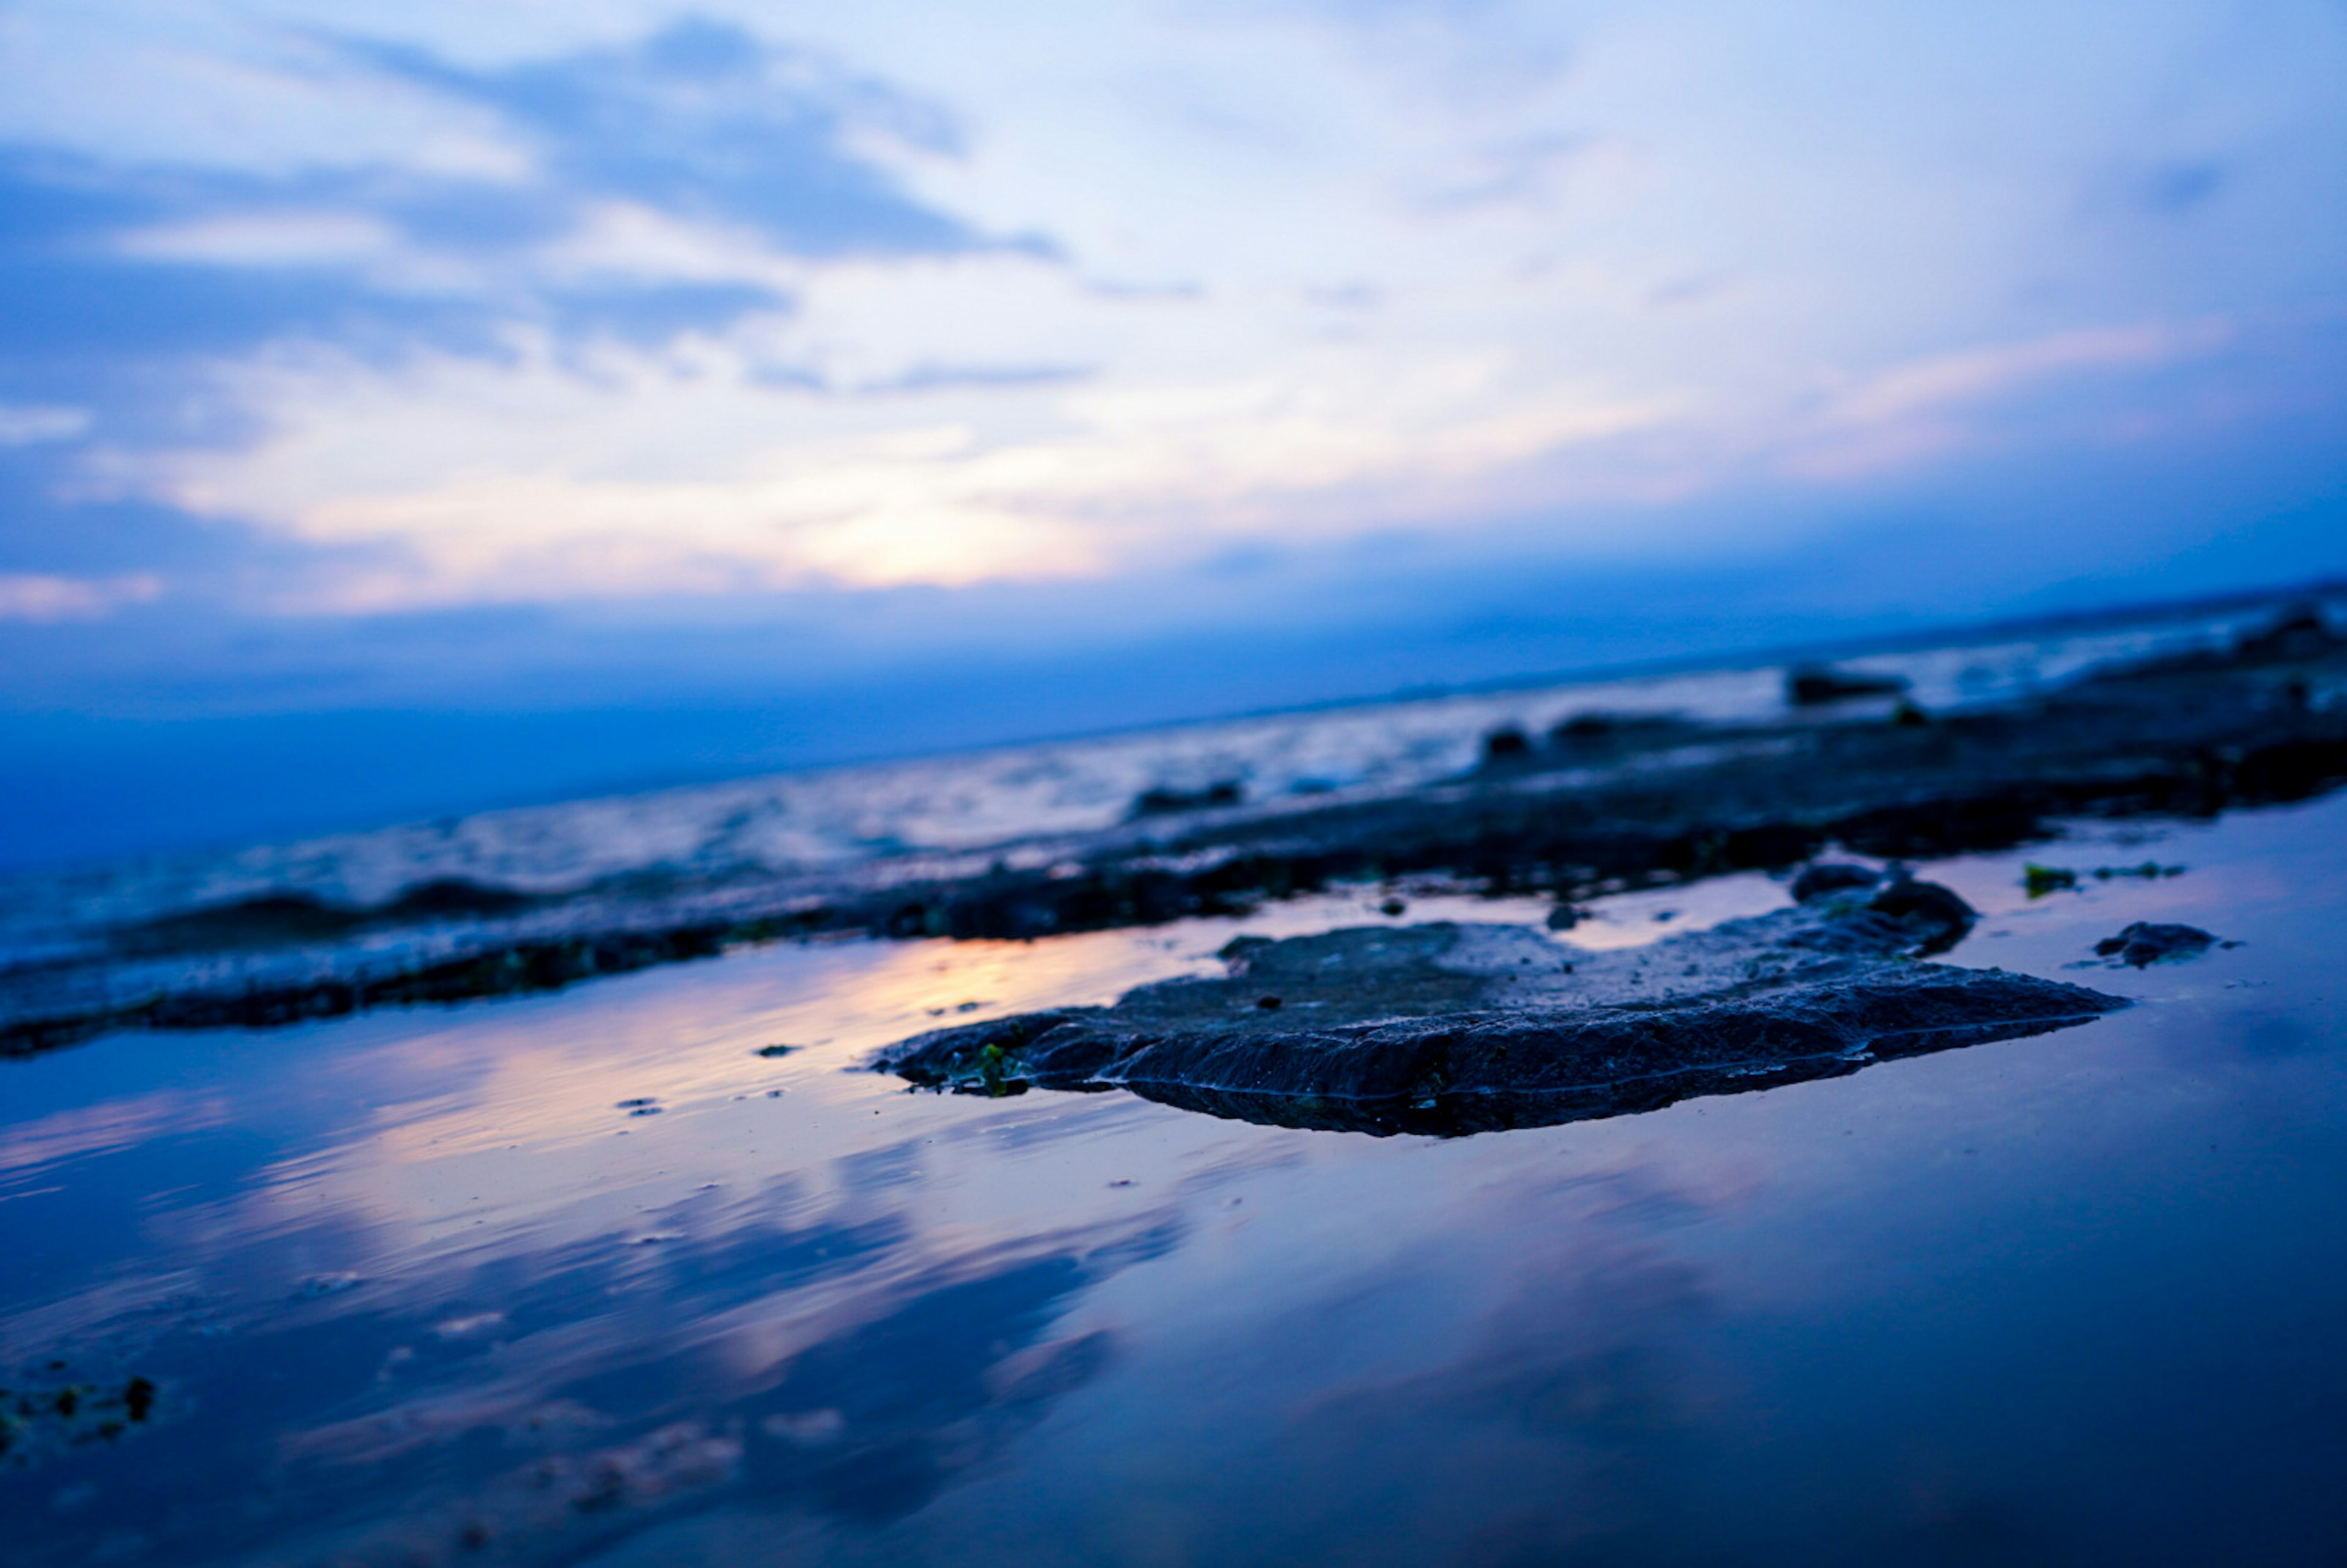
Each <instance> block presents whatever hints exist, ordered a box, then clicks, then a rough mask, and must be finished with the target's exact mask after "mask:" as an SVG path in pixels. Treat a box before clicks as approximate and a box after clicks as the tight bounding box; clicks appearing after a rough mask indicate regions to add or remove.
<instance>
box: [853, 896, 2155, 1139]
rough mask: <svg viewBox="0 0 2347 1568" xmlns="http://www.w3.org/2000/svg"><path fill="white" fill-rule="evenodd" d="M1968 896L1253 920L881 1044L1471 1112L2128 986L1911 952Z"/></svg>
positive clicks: (1653, 1094) (1991, 1020) (1898, 1041)
mask: <svg viewBox="0 0 2347 1568" xmlns="http://www.w3.org/2000/svg"><path fill="white" fill-rule="evenodd" d="M1957 910H1963V920H1964V923H1966V924H1969V918H1970V911H1969V910H1964V909H1963V901H1962V900H1961V899H1958V898H1957V897H1955V895H1954V894H1952V893H1950V892H1949V891H1948V890H1947V889H1945V888H1943V887H1939V886H1935V885H1933V884H1930V883H1918V882H1912V881H1910V880H1907V879H1904V878H1901V879H1899V880H1897V881H1894V882H1892V883H1891V885H1890V886H1887V887H1885V888H1884V889H1883V890H1882V891H1881V893H1879V894H1877V895H1876V896H1875V897H1873V898H1871V899H1866V900H1859V899H1855V898H1851V899H1844V900H1838V901H1835V902H1833V903H1830V904H1829V903H1825V902H1823V901H1820V902H1819V903H1817V904H1812V905H1807V906H1801V907H1794V908H1789V909H1783V910H1778V911H1777V912H1776V913H1774V914H1770V915H1765V916H1761V917H1756V918H1752V919H1747V920H1736V921H1730V922H1727V924H1725V925H1721V926H1718V927H1714V928H1713V929H1711V930H1708V931H1696V932H1688V933H1686V934H1684V935H1682V936H1678V937H1676V938H1670V939H1668V940H1665V941H1662V942H1657V943H1655V945H1653V946H1652V947H1649V948H1634V949H1624V950H1615V951H1612V952H1604V953H1593V952H1586V951H1583V950H1580V949H1576V948H1571V947H1568V946H1566V945H1564V944H1563V943H1561V942H1559V941H1557V940H1555V939H1553V938H1550V937H1548V936H1546V935H1544V934H1543V933H1542V932H1541V931H1539V930H1536V929H1533V928H1532V927H1519V926H1480V925H1454V924H1451V923H1449V922H1442V923H1437V924H1430V925H1422V926H1410V927H1399V928H1396V927H1363V928H1358V929H1351V930H1342V931H1331V932H1327V933H1325V934H1322V935H1319V936H1312V937H1296V938H1288V939H1286V940H1284V941H1271V940H1269V939H1267V938H1240V939H1239V940H1237V941H1235V942H1233V943H1232V944H1231V945H1230V946H1229V947H1228V948H1225V949H1224V951H1223V955H1222V956H1223V958H1224V959H1225V962H1226V963H1227V964H1228V966H1229V971H1230V972H1229V973H1228V975H1227V976H1225V977H1221V978H1200V979H1176V980H1167V981H1162V982H1159V983H1158V984H1155V985H1150V986H1143V987H1142V988H1140V989H1137V990H1134V991H1133V992H1130V993H1128V994H1127V995H1126V996H1125V997H1124V998H1123V999H1122V1000H1120V1001H1119V1002H1118V1003H1117V1004H1116V1005H1115V1006H1114V1007H1110V1008H1068V1009H1057V1010H1053V1011H1049V1012H1039V1013H1027V1014H1023V1015H1020V1016H1019V1017H1015V1018H1009V1019H1002V1020H993V1021H990V1022H988V1023H984V1024H978V1025H972V1026H968V1027H965V1028H961V1029H948V1030H936V1031H933V1032H931V1033H928V1034H923V1035H917V1036H916V1037H914V1038H913V1039H910V1040H905V1041H902V1042H901V1043H899V1044H897V1045H895V1046H891V1047H889V1048H888V1049H887V1050H883V1051H882V1052H880V1054H879V1055H878V1057H877V1058H876V1061H875V1063H874V1065H875V1066H876V1067H878V1068H880V1069H883V1070H886V1071H895V1072H897V1073H898V1074H900V1075H902V1076H903V1077H905V1078H907V1079H908V1080H910V1081H913V1082H915V1083H918V1084H923V1085H927V1086H930V1087H938V1088H953V1089H960V1090H968V1091H979V1092H991V1093H1001V1092H1007V1091H1015V1090H1016V1089H1021V1088H1025V1087H1029V1086H1034V1087H1040V1088H1048V1089H1101V1088H1122V1089H1128V1090H1131V1091H1133V1092H1135V1093H1138V1094H1141V1095H1143V1096H1145V1097H1147V1098H1149V1099H1153V1100H1159V1101H1163V1102H1167V1103H1170V1104H1175V1105H1182V1106H1185V1107H1188V1108H1190V1109H1193V1110H1198V1111H1204V1112H1210V1113H1213V1114H1216V1115H1225V1116H1235V1117H1238V1118H1241V1119H1243V1120H1246V1121H1253V1122H1276V1123H1279V1124H1283V1125H1292V1126H1312V1127H1329V1128H1349V1129H1353V1130H1357V1131H1363V1132H1405V1131H1414V1132H1479V1131H1485V1130H1489V1129H1493V1128H1499V1127H1511V1126H1529V1125H1541V1124H1546V1123H1551V1122H1563V1121H1572V1120H1576V1119H1579V1118H1583V1117H1589V1116H1604V1115H1614V1114H1620V1113H1622V1112H1631V1111H1640V1110H1648V1109H1653V1108H1655V1107H1658V1106H1661V1105H1667V1104H1670V1103H1672V1102H1675V1101H1677V1100H1681V1099H1685V1098H1687V1097H1688V1096H1690V1095H1697V1094H1716V1093H1725V1092H1732V1091H1737V1090H1743V1089H1756V1088H1762V1087H1767V1086H1768V1085H1770V1084H1774V1083H1782V1082H1788V1081H1797V1080H1800V1079H1806V1078H1816V1077H1824V1076H1832V1075H1836V1074H1840V1073H1844V1072H1850V1071H1856V1070H1857V1069H1858V1068H1860V1067H1861V1066H1863V1065H1865V1064H1866V1063H1868V1062H1870V1061H1876V1060H1879V1059H1881V1058H1884V1057H1890V1056H1904V1055H1914V1054H1920V1053H1922V1052H1925V1051H1931V1050H1946V1049H1948V1048H1951V1047H1953V1046H1959V1045H1970V1044H1975V1043H1980V1042H1983V1041H1985V1040H2002V1039H2009V1038H2012V1037H2014V1036H2016V1035H2023V1034H2032V1033H2038V1032H2042V1031H2044V1030H2053V1029H2060V1028H2064V1027H2066V1026H2068V1025H2070V1024H2075V1023H2081V1022H2085V1021H2086V1020H2089V1019H2092V1018H2094V1017H2096V1016H2098V1015H2100V1014H2102V1013H2105V1012H2107V1011H2110V1010H2111V1009H2115V1008H2118V1007H2123V1006H2125V1005H2127V1004H2126V1003H2125V1002H2124V1001H2122V1000H2120V999H2117V998H2115V997H2109V996H2105V995H2102V994H2101V993H2099V992H2096V991H2091V990H2087V989H2084V988H2082V987H2078V986H2072V985H2065V984H2062V983H2060V982H2057V981H2053V980H2044V979H2034V978H2033V977H2030V976H2026V975H2012V974H2004V973H2003V972H2000V971H1996V970H1988V971H1982V970H1974V969H1963V968H1952V967H1948V966H1943V965H1938V964H1926V963H1918V962H1914V961H1912V960H1913V957H1914V955H1916V954H1917V953H1919V952H1922V951H1924V950H1937V949H1938V948H1940V947H1942V946H1944V945H1945V944H1946V943H1947V942H1948V941H1949V940H1951V939H1952V938H1950V937H1949V935H1948V929H1949V927H1948V922H1949V920H1950V918H1951V917H1952V912H1953V911H1957ZM1269 995H1276V996H1278V997H1279V999H1280V1002H1279V1005H1278V1007H1277V1008H1276V1009H1267V1008H1266V1007H1265V1006H1264V1005H1263V999H1264V998H1265V997H1266V996H1269Z"/></svg>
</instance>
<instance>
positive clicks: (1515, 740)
mask: <svg viewBox="0 0 2347 1568" xmlns="http://www.w3.org/2000/svg"><path fill="white" fill-rule="evenodd" d="M1531 755H1532V738H1531V737H1530V736H1528V735H1526V734H1525V733H1523V732H1522V730H1520V729H1518V728H1516V727H1515V726H1514V725H1513V724H1508V725H1504V726H1502V727H1501V728H1500V729H1496V730H1493V731H1492V732H1491V733H1490V734H1488V735H1486V736H1484V737H1483V765H1484V766H1485V767H1487V768H1488V767H1495V766H1505V765H1507V764H1511V763H1521V762H1523V761H1524V760H1526V759H1527V758H1529V757H1530V756H1531Z"/></svg>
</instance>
